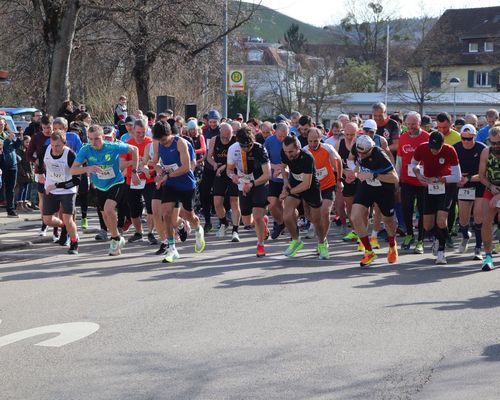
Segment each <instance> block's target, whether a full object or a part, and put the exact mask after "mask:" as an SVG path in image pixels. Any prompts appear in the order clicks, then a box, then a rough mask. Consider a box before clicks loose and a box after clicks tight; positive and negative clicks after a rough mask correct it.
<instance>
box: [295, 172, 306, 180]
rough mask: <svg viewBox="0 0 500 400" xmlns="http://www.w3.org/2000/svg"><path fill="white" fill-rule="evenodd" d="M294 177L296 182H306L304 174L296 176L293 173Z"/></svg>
mask: <svg viewBox="0 0 500 400" xmlns="http://www.w3.org/2000/svg"><path fill="white" fill-rule="evenodd" d="M292 176H293V179H295V180H296V181H299V182H302V181H303V180H304V174H294V173H293V172H292Z"/></svg>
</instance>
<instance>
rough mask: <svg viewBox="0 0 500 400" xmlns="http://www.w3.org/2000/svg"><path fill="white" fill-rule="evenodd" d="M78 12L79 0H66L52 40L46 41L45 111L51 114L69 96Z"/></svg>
mask: <svg viewBox="0 0 500 400" xmlns="http://www.w3.org/2000/svg"><path fill="white" fill-rule="evenodd" d="M79 12H80V2H79V1H77V0H74V1H68V2H67V7H66V9H65V11H64V12H63V14H62V16H61V20H60V24H59V27H57V28H56V29H57V31H56V32H52V35H51V38H52V40H51V41H50V43H47V45H48V47H49V51H50V53H49V54H50V56H49V81H48V85H47V112H48V113H49V114H52V115H55V114H56V113H57V111H58V109H59V108H60V107H61V104H62V102H63V101H64V100H67V99H69V97H70V84H69V65H70V61H71V51H72V48H73V39H74V37H75V28H76V20H77V18H78V13H79Z"/></svg>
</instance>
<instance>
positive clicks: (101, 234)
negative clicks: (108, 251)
mask: <svg viewBox="0 0 500 400" xmlns="http://www.w3.org/2000/svg"><path fill="white" fill-rule="evenodd" d="M94 239H95V240H97V241H98V242H106V241H107V240H108V232H106V231H105V230H104V229H101V230H100V231H99V233H98V234H97V235H95V237H94Z"/></svg>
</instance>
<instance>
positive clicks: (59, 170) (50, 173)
mask: <svg viewBox="0 0 500 400" xmlns="http://www.w3.org/2000/svg"><path fill="white" fill-rule="evenodd" d="M47 178H48V179H49V180H51V181H53V182H55V183H60V182H64V181H65V179H64V178H65V173H64V165H62V164H56V163H54V164H50V168H47Z"/></svg>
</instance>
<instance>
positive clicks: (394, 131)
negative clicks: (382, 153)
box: [375, 119, 401, 146]
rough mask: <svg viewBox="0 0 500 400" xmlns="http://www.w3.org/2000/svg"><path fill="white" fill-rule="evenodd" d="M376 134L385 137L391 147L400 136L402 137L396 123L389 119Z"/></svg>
mask: <svg viewBox="0 0 500 400" xmlns="http://www.w3.org/2000/svg"><path fill="white" fill-rule="evenodd" d="M375 133H376V134H377V135H379V136H382V137H384V138H385V139H386V140H387V144H388V145H389V146H390V145H391V144H392V142H393V140H394V139H396V140H397V139H399V136H401V128H400V127H399V124H398V123H397V122H396V121H394V120H393V119H389V120H388V121H387V123H386V124H385V125H383V126H379V127H378V128H377V132H375Z"/></svg>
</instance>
